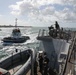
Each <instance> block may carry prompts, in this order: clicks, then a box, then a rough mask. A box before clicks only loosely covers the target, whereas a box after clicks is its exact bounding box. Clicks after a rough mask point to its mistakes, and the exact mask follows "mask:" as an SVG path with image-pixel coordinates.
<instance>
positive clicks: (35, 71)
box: [34, 60, 38, 75]
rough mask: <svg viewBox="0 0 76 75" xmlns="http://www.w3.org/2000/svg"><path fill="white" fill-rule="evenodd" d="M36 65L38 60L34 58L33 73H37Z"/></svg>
mask: <svg viewBox="0 0 76 75" xmlns="http://www.w3.org/2000/svg"><path fill="white" fill-rule="evenodd" d="M37 66H38V62H37V61H36V60H35V62H34V75H37Z"/></svg>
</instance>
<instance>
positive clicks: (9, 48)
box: [0, 27, 47, 59]
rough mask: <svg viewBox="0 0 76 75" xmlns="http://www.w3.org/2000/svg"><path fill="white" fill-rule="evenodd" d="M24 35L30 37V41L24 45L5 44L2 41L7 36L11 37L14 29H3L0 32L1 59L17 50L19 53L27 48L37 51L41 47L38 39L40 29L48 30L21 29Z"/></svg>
mask: <svg viewBox="0 0 76 75" xmlns="http://www.w3.org/2000/svg"><path fill="white" fill-rule="evenodd" d="M19 28H20V31H21V33H22V35H25V36H29V37H30V40H27V41H26V42H24V43H4V42H3V41H1V39H3V38H4V37H6V36H10V35H11V33H12V30H13V29H14V27H3V28H1V31H0V59H4V58H5V57H7V56H9V55H11V54H12V53H14V52H15V49H18V50H19V51H21V50H24V49H26V48H34V49H36V48H37V47H38V46H39V41H38V40H37V39H36V37H37V36H38V32H39V29H46V30H47V28H46V27H19Z"/></svg>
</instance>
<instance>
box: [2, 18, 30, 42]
mask: <svg viewBox="0 0 76 75" xmlns="http://www.w3.org/2000/svg"><path fill="white" fill-rule="evenodd" d="M28 39H30V38H29V36H23V35H22V34H21V31H20V29H19V28H17V19H16V22H15V29H13V30H12V34H11V36H8V37H4V38H3V39H2V41H3V42H11V43H23V42H25V41H26V40H28Z"/></svg>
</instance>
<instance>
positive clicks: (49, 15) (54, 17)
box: [0, 0, 76, 27]
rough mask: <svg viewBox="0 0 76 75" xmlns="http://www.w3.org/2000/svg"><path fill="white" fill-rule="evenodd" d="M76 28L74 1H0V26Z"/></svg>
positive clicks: (75, 4) (75, 3)
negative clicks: (15, 24)
mask: <svg viewBox="0 0 76 75" xmlns="http://www.w3.org/2000/svg"><path fill="white" fill-rule="evenodd" d="M15 18H17V19H18V25H25V26H27V25H28V26H50V25H52V24H54V23H55V21H58V23H59V24H60V26H61V27H76V0H0V24H2V25H4V24H5V25H6V24H8V25H9V24H11V25H14V22H15Z"/></svg>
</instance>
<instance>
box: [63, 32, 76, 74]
mask: <svg viewBox="0 0 76 75" xmlns="http://www.w3.org/2000/svg"><path fill="white" fill-rule="evenodd" d="M75 34H76V32H75V33H74V38H73V43H72V47H71V48H70V49H69V51H68V55H67V59H66V63H65V67H64V71H63V74H62V75H65V72H66V68H67V63H68V60H70V58H71V54H72V51H73V47H74V44H75V40H76V36H75ZM70 51H71V52H70Z"/></svg>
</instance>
